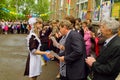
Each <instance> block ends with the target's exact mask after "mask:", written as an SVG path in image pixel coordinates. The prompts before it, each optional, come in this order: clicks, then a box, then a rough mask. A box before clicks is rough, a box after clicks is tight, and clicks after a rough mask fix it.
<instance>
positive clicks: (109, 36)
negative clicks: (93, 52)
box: [86, 19, 120, 80]
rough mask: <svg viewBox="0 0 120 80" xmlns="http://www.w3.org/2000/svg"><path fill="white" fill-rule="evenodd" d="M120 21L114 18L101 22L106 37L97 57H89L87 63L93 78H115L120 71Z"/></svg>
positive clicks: (97, 79)
mask: <svg viewBox="0 0 120 80" xmlns="http://www.w3.org/2000/svg"><path fill="white" fill-rule="evenodd" d="M119 27H120V23H119V22H117V21H116V20H114V19H109V20H104V21H102V22H101V25H100V30H101V32H102V35H103V36H104V37H105V38H106V40H105V44H104V45H103V47H102V48H101V51H100V54H99V56H98V57H97V59H95V58H93V57H88V58H87V59H86V63H87V64H88V65H89V66H90V67H91V69H92V71H93V80H115V79H116V77H117V76H118V74H119V72H120V68H119V67H120V37H119V36H118V34H117V32H118V28H119Z"/></svg>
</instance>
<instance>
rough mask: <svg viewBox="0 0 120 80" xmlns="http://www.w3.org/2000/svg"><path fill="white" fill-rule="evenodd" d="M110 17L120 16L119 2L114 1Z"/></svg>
mask: <svg viewBox="0 0 120 80" xmlns="http://www.w3.org/2000/svg"><path fill="white" fill-rule="evenodd" d="M112 17H115V18H119V17H120V2H119V3H114V5H113V8H112Z"/></svg>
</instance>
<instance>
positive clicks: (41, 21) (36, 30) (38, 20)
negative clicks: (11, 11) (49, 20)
mask: <svg viewBox="0 0 120 80" xmlns="http://www.w3.org/2000/svg"><path fill="white" fill-rule="evenodd" d="M37 23H40V24H42V23H43V20H42V19H41V18H36V23H34V33H35V34H36V35H37V36H39V29H38V28H37V26H36V24H37Z"/></svg>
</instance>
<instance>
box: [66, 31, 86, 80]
mask: <svg viewBox="0 0 120 80" xmlns="http://www.w3.org/2000/svg"><path fill="white" fill-rule="evenodd" d="M85 57H86V49H85V43H84V40H83V37H82V36H81V35H80V34H79V33H77V32H76V31H70V33H69V34H68V36H67V38H66V42H65V63H66V77H67V78H68V80H80V79H82V78H86V76H87V70H86V63H85Z"/></svg>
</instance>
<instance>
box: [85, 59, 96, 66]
mask: <svg viewBox="0 0 120 80" xmlns="http://www.w3.org/2000/svg"><path fill="white" fill-rule="evenodd" d="M95 61H96V60H95V58H93V57H87V58H86V59H85V62H86V63H87V64H88V65H89V66H90V67H92V65H93V63H94V62H95Z"/></svg>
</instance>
